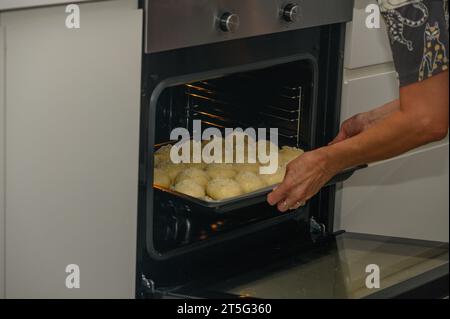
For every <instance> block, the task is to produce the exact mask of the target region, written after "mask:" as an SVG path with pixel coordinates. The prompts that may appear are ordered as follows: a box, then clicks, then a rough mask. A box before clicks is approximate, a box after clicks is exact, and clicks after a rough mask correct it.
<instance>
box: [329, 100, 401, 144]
mask: <svg viewBox="0 0 450 319" xmlns="http://www.w3.org/2000/svg"><path fill="white" fill-rule="evenodd" d="M399 109H400V100H398V99H397V100H394V101H392V102H389V103H387V104H385V105H382V106H380V107H379V108H376V109H373V110H371V111H368V112H364V113H359V114H356V115H354V116H352V117H351V118H349V119H348V120H346V121H345V122H344V123H342V126H341V129H340V131H339V134H338V135H337V136H336V138H335V139H334V140H333V141H332V142H330V144H329V145H332V144H336V143H339V142H342V141H343V140H345V139H347V138H350V137H352V136H355V135H358V134H360V133H361V132H363V131H365V130H366V129H368V128H369V127H371V126H372V125H374V124H376V123H378V122H380V121H381V120H383V119H385V118H386V117H388V116H389V115H390V114H392V113H393V112H395V111H398V110H399Z"/></svg>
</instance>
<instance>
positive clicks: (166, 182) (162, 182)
mask: <svg viewBox="0 0 450 319" xmlns="http://www.w3.org/2000/svg"><path fill="white" fill-rule="evenodd" d="M153 184H155V185H158V186H161V187H165V188H169V187H170V184H171V182H170V178H169V176H168V175H167V172H166V171H165V170H163V169H160V168H155V169H154V170H153Z"/></svg>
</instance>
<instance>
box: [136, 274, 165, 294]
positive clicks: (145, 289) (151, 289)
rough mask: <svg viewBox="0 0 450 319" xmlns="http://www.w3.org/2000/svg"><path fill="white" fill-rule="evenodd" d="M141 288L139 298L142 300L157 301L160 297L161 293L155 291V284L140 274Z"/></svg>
mask: <svg viewBox="0 0 450 319" xmlns="http://www.w3.org/2000/svg"><path fill="white" fill-rule="evenodd" d="M141 288H142V289H141V297H142V298H144V299H147V298H152V299H159V298H161V296H162V293H161V292H160V291H158V290H157V289H156V285H155V282H154V281H153V280H152V279H149V278H147V277H146V276H145V275H144V274H141Z"/></svg>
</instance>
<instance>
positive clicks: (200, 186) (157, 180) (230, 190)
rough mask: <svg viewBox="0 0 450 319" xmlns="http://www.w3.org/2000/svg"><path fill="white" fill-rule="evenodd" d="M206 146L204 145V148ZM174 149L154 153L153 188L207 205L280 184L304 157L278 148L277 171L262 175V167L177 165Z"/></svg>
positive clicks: (199, 164)
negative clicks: (289, 166) (172, 157)
mask: <svg viewBox="0 0 450 319" xmlns="http://www.w3.org/2000/svg"><path fill="white" fill-rule="evenodd" d="M191 143H195V142H192V141H191ZM205 145H206V143H202V147H204V146H205ZM266 145H268V144H266ZM191 146H192V145H191ZM171 148H172V146H171V145H166V146H163V147H161V148H159V149H158V150H157V151H156V152H155V156H154V174H153V177H154V181H153V184H154V185H157V186H160V187H163V188H167V189H172V190H175V191H177V192H179V193H183V194H186V195H189V196H191V197H195V198H199V199H202V200H207V201H211V200H213V201H214V200H217V201H220V200H224V199H229V198H233V197H236V196H239V195H243V194H248V193H252V192H255V191H257V190H259V189H261V188H264V187H268V186H273V185H276V184H279V183H281V182H282V181H283V179H284V175H285V173H286V165H287V164H288V163H289V162H290V161H292V160H293V159H295V158H297V157H298V156H300V155H302V154H303V153H304V152H303V150H301V149H299V148H295V147H289V146H283V147H282V148H281V149H278V148H277V149H278V164H279V166H278V169H277V171H276V172H275V173H274V174H260V173H259V168H260V166H261V164H259V163H236V164H225V163H224V164H215V163H214V164H206V163H192V164H185V163H181V164H175V163H172V161H171V160H170V150H171ZM192 149H193V148H192V147H191V150H192ZM191 157H192V156H191Z"/></svg>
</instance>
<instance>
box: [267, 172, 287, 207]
mask: <svg viewBox="0 0 450 319" xmlns="http://www.w3.org/2000/svg"><path fill="white" fill-rule="evenodd" d="M292 186H293V184H292V181H291V179H290V178H289V177H286V178H285V179H284V181H283V182H282V183H281V184H280V185H279V186H278V187H276V188H274V190H273V191H272V192H271V193H270V194H269V195H268V196H267V202H268V203H269V204H270V205H271V206H274V205H275V204H277V203H280V202H281V201H282V200H283V199H284V198H285V197H286V194H288V193H289V191H290V189H291V188H292Z"/></svg>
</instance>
